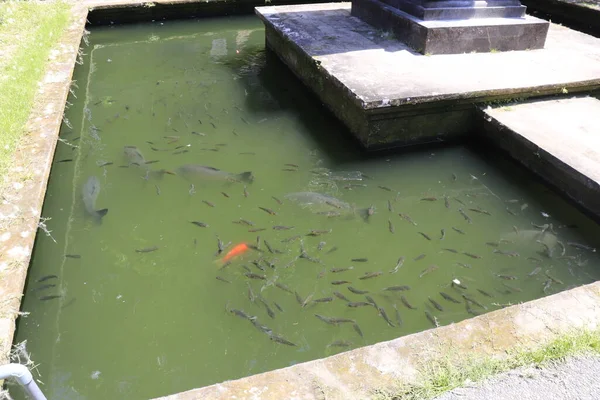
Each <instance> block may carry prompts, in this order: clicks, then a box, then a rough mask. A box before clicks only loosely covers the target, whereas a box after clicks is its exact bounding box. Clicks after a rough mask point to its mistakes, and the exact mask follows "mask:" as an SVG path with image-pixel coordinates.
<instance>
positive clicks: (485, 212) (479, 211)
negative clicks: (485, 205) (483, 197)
mask: <svg viewBox="0 0 600 400" xmlns="http://www.w3.org/2000/svg"><path fill="white" fill-rule="evenodd" d="M469 210H470V211H473V212H476V213H479V214H485V215H489V216H491V215H492V214H490V212H489V211H486V210H482V209H481V208H469Z"/></svg>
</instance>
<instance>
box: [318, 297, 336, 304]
mask: <svg viewBox="0 0 600 400" xmlns="http://www.w3.org/2000/svg"><path fill="white" fill-rule="evenodd" d="M332 301H333V297H321V298H320V299H314V300H313V302H314V303H330V302H332Z"/></svg>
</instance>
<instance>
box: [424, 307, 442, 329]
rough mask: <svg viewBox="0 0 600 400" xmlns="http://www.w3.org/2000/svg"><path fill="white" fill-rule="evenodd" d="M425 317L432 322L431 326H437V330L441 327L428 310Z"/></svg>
mask: <svg viewBox="0 0 600 400" xmlns="http://www.w3.org/2000/svg"><path fill="white" fill-rule="evenodd" d="M425 316H426V317H427V319H428V320H429V322H431V324H432V325H433V326H435V327H436V328H437V327H438V326H439V324H438V322H437V320H436V319H435V317H434V316H433V315H431V313H430V312H429V311H427V310H425Z"/></svg>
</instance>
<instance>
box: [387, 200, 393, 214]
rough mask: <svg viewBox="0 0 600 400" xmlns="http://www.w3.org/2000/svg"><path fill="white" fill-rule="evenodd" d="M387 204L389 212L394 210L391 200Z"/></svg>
mask: <svg viewBox="0 0 600 400" xmlns="http://www.w3.org/2000/svg"><path fill="white" fill-rule="evenodd" d="M387 204H388V211H389V212H394V207H392V202H391V201H390V200H388V201H387Z"/></svg>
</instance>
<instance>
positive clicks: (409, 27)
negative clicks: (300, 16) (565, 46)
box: [351, 0, 549, 54]
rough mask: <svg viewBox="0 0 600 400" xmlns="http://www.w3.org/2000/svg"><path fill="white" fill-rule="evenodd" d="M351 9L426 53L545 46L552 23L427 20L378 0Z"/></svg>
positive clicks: (356, 2) (363, 0)
mask: <svg viewBox="0 0 600 400" xmlns="http://www.w3.org/2000/svg"><path fill="white" fill-rule="evenodd" d="M351 13H352V15H353V16H354V17H357V18H360V19H361V20H363V21H365V22H366V23H368V24H370V25H372V26H374V27H375V28H378V29H382V30H385V31H390V32H391V33H393V34H394V36H395V37H396V38H397V39H398V40H400V41H402V42H404V43H406V44H407V45H408V46H410V47H412V48H413V49H415V50H416V51H418V52H419V53H422V54H460V53H471V52H480V53H485V52H491V51H512V50H535V49H542V48H544V44H545V42H546V36H547V34H548V27H549V23H548V21H544V20H541V19H537V18H533V17H530V16H528V17H526V18H501V19H494V20H491V19H466V20H460V21H456V20H454V21H423V20H421V19H418V18H416V17H413V16H412V15H409V14H407V13H405V12H402V11H400V10H398V9H396V8H394V7H391V6H389V5H387V4H385V3H383V2H381V1H378V0H352V11H351ZM499 20H502V21H503V22H505V23H501V24H498V22H497V21H499Z"/></svg>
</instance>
